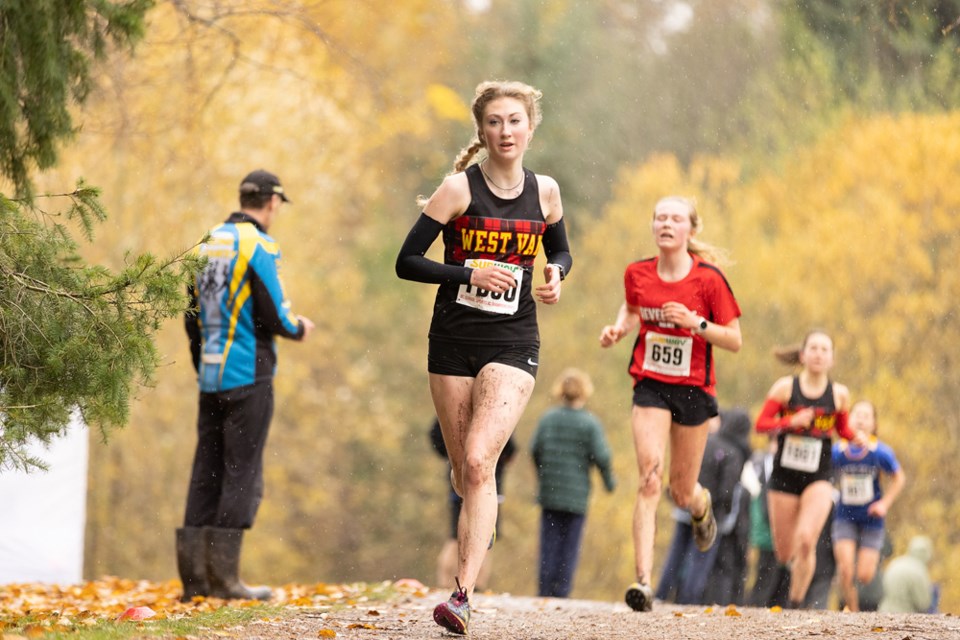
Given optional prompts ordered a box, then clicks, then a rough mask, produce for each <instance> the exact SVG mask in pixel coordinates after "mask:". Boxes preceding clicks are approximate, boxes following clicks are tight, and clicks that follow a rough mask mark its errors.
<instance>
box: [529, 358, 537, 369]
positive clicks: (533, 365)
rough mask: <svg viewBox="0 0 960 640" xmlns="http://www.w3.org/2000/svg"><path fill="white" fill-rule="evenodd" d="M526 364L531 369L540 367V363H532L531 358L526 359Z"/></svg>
mask: <svg viewBox="0 0 960 640" xmlns="http://www.w3.org/2000/svg"><path fill="white" fill-rule="evenodd" d="M527 364H528V365H530V366H531V367H539V366H540V363H539V362H534V361H533V358H527Z"/></svg>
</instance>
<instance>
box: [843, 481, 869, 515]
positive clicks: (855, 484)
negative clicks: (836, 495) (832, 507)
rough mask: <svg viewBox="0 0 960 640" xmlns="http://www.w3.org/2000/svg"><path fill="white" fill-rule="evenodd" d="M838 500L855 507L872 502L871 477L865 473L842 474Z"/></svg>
mask: <svg viewBox="0 0 960 640" xmlns="http://www.w3.org/2000/svg"><path fill="white" fill-rule="evenodd" d="M840 499H841V500H843V504H849V505H852V506H855V507H859V506H863V505H865V504H870V503H871V502H873V476H872V475H870V474H867V473H844V474H842V475H841V476H840Z"/></svg>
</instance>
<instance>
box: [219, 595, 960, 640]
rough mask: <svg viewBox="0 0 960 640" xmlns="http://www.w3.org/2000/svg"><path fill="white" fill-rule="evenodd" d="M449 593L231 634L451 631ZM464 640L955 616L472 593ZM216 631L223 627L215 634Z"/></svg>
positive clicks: (803, 633) (938, 634) (315, 612)
mask: <svg viewBox="0 0 960 640" xmlns="http://www.w3.org/2000/svg"><path fill="white" fill-rule="evenodd" d="M448 596H449V594H447V593H446V592H439V591H430V592H429V593H427V594H426V595H422V596H421V595H402V596H400V597H399V598H397V599H396V600H393V601H390V602H376V603H374V602H366V603H361V604H356V605H350V606H347V607H336V608H331V609H328V610H324V609H322V608H317V609H302V610H301V611H299V612H298V613H296V614H295V615H293V616H290V617H286V618H284V619H280V620H262V621H258V622H256V623H253V624H251V625H248V626H246V627H244V628H243V629H242V630H241V629H236V630H233V631H235V632H236V633H235V635H234V633H231V634H230V635H231V636H234V637H239V638H242V639H243V640H261V639H262V640H292V639H294V638H296V639H298V640H299V639H305V638H349V639H353V638H363V639H373V638H376V639H378V640H381V639H393V640H422V639H427V638H455V637H462V636H454V635H452V634H449V633H447V632H446V631H444V630H443V629H441V628H440V627H438V626H437V625H436V624H434V622H433V617H432V612H433V607H434V606H435V605H436V604H437V603H439V602H441V601H443V600H444V599H446V598H447V597H448ZM472 604H473V611H474V613H473V617H472V618H471V620H470V633H469V636H468V637H469V638H470V639H471V640H494V639H496V640H502V639H504V638H511V639H512V638H522V639H524V640H593V639H598V640H599V639H601V638H602V639H608V638H609V639H614V640H619V639H627V638H629V639H631V640H636V639H645V638H651V639H658V640H659V639H663V640H701V639H702V640H708V639H709V640H722V639H728V638H731V639H739V638H743V639H744V640H747V639H749V640H794V639H801V638H802V639H804V640H810V639H811V638H819V637H823V638H828V639H836V640H858V639H860V638H864V639H867V638H869V639H870V640H928V639H934V638H936V639H938V640H939V639H941V638H942V639H945V640H960V617H957V616H954V615H951V614H937V615H921V614H884V613H842V612H838V611H774V610H768V609H756V608H751V607H736V608H733V607H693V606H676V605H659V606H657V607H655V609H654V611H652V612H650V613H637V612H634V611H631V610H630V609H629V608H628V607H627V605H625V604H623V603H619V602H618V603H613V602H595V601H590V600H561V599H553V598H531V597H522V596H511V595H507V594H497V595H494V594H486V595H485V594H476V595H474V597H473V602H472ZM218 636H222V633H220V634H218Z"/></svg>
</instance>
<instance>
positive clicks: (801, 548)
mask: <svg viewBox="0 0 960 640" xmlns="http://www.w3.org/2000/svg"><path fill="white" fill-rule="evenodd" d="M777 356H778V358H780V359H781V360H783V361H784V362H788V363H792V364H800V365H802V367H803V368H802V370H801V371H800V373H799V375H797V376H784V377H782V378H780V379H779V380H777V381H776V382H775V383H774V384H773V386H772V387H771V388H770V391H769V393H767V400H766V403H765V404H764V407H763V410H762V411H761V413H760V417H759V418H758V419H757V431H759V432H761V433H765V432H766V433H776V434H777V443H778V448H777V453H776V458H775V460H774V469H773V472H772V473H771V477H770V484H769V492H768V496H767V497H768V506H769V513H770V533H771V535H772V536H773V547H774V552H775V553H776V556H777V560H778V561H779V562H780V563H782V564H789V565H790V595H789V598H790V606H791V607H795V608H799V607H802V606H803V603H804V600H805V599H806V595H807V590H808V589H809V588H810V582H811V581H812V580H813V574H814V570H815V569H816V562H817V557H816V548H817V539H818V538H819V537H820V532H821V531H822V529H823V527H824V525H825V524H826V522H827V518H828V517H829V516H830V510H831V507H832V506H833V486H832V484H831V471H832V469H831V467H832V465H831V462H830V446H831V436H832V434H833V433H834V432H835V431H836V432H838V433H839V434H841V435H842V436H843V437H850V436H852V434H851V433H850V429H849V427H848V426H847V412H848V411H849V407H850V392H849V391H848V390H847V388H846V387H845V386H844V385H842V384H839V383H835V382H832V381H831V380H830V378H829V373H830V369H831V368H832V367H833V341H832V340H831V339H830V336H828V335H827V334H826V333H824V332H822V331H812V332H810V333H808V334H807V335H806V337H805V338H804V339H803V343H802V344H801V346H800V347H799V348H797V349H792V350H785V351H782V352H779V353H778V354H777Z"/></svg>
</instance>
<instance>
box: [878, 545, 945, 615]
mask: <svg viewBox="0 0 960 640" xmlns="http://www.w3.org/2000/svg"><path fill="white" fill-rule="evenodd" d="M931 558H933V543H932V542H931V541H930V538H928V537H927V536H914V537H913V538H911V539H910V544H909V546H908V547H907V552H906V553H905V554H903V555H902V556H899V557H896V558H894V559H893V560H891V561H890V563H889V564H887V568H886V570H885V571H884V572H883V598H882V599H881V600H880V607H879V608H878V609H877V610H878V611H880V612H883V613H928V612H930V611H931V609H933V606H932V605H933V599H934V598H933V595H934V587H933V583H932V582H931V581H930V573H929V572H928V571H927V565H928V564H930V560H931Z"/></svg>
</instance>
